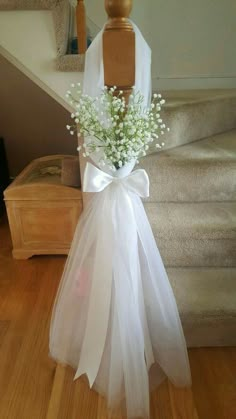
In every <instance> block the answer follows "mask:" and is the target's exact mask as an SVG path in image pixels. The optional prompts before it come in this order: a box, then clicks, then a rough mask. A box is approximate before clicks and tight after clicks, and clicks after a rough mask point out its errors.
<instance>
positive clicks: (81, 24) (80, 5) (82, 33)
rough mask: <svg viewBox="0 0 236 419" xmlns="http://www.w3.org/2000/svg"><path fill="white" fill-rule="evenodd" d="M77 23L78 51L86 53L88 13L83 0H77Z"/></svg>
mask: <svg viewBox="0 0 236 419" xmlns="http://www.w3.org/2000/svg"><path fill="white" fill-rule="evenodd" d="M76 25H77V38H78V53H79V54H85V52H86V50H87V39H86V13H85V6H84V1H83V0H77V6H76Z"/></svg>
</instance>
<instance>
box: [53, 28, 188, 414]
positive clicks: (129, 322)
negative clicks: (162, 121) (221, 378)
mask: <svg viewBox="0 0 236 419" xmlns="http://www.w3.org/2000/svg"><path fill="white" fill-rule="evenodd" d="M134 30H135V37H136V82H135V86H136V89H137V90H139V91H141V92H142V93H143V94H144V97H145V101H146V105H148V103H149V101H150V87H151V81H150V80H151V77H150V65H151V52H150V49H149V47H148V46H147V44H146V43H145V41H144V39H143V38H142V35H141V33H140V32H139V30H138V28H137V27H136V26H134ZM103 84H104V76H103V62H102V31H101V32H100V33H99V34H98V36H97V38H95V40H94V41H93V43H92V45H91V46H90V48H89V50H88V52H87V58H86V66H85V84H84V91H85V92H86V93H87V94H89V95H91V96H96V95H97V94H99V91H100V89H101V87H103ZM93 161H94V163H97V161H96V157H94V158H93ZM133 168H134V162H131V163H130V164H127V165H126V166H124V167H123V168H121V169H119V170H118V171H117V172H116V173H115V174H114V173H113V174H112V175H111V173H109V170H108V169H106V170H105V171H106V173H104V172H102V171H100V170H99V169H98V168H96V167H94V166H93V165H90V164H89V165H88V166H87V168H86V171H85V176H84V189H85V190H86V191H88V192H93V198H92V199H91V200H90V201H89V202H88V204H87V206H86V208H85V210H84V212H83V214H82V216H81V218H80V220H79V223H78V225H77V228H76V231H75V234H74V239H73V242H72V245H71V249H70V253H69V256H68V259H67V262H66V265H65V268H64V272H63V276H62V279H61V282H60V285H59V288H58V291H57V295H56V299H55V302H54V307H53V312H52V318H51V325H50V356H51V357H52V358H54V359H55V360H57V361H58V362H62V363H64V364H69V365H71V366H72V367H73V368H75V371H76V372H75V376H74V379H76V378H78V377H79V376H81V375H82V374H86V375H87V377H88V380H89V384H90V387H93V388H94V389H96V390H97V391H99V392H100V393H101V394H103V395H104V396H106V398H107V400H108V406H109V407H110V408H111V409H115V408H116V407H118V406H119V405H120V404H121V403H122V401H125V406H126V411H127V417H128V418H129V419H131V418H132V419H133V418H137V417H142V418H149V391H150V386H149V383H150V379H151V381H152V384H154V385H155V384H159V383H160V382H161V381H162V380H163V379H164V378H166V377H168V378H169V379H170V380H171V381H172V382H173V383H174V384H175V385H176V386H190V385H191V374H190V368H189V360H188V354H187V349H186V342H185V338H184V334H183V330H182V325H181V322H180V318H179V313H178V309H177V305H176V301H175V298H174V294H173V291H172V288H171V286H170V283H169V280H168V277H167V274H166V270H165V268H164V265H163V262H162V259H161V256H160V254H159V251H158V248H157V246H156V242H155V239H154V237H153V233H152V230H151V227H150V224H149V221H148V219H147V216H146V213H145V210H144V207H143V204H142V201H141V197H145V196H147V195H148V186H149V185H148V177H147V174H146V172H144V171H139V170H137V171H135V170H134V171H133ZM108 173H109V174H108ZM157 216H158V214H157Z"/></svg>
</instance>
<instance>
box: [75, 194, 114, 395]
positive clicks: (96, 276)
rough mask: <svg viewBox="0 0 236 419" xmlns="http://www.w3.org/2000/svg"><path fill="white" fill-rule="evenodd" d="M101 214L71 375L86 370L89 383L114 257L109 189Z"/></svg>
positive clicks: (100, 345)
mask: <svg viewBox="0 0 236 419" xmlns="http://www.w3.org/2000/svg"><path fill="white" fill-rule="evenodd" d="M97 205H100V208H97V212H98V214H100V218H101V219H100V220H99V222H100V228H99V233H98V237H97V242H96V251H95V259H94V261H93V275H92V278H91V283H92V286H91V293H90V299H89V308H88V317H87V324H86V329H85V335H84V339H83V345H82V349H81V353H80V360H79V366H78V369H77V371H76V374H75V376H74V380H76V379H77V378H78V377H80V375H82V374H87V376H88V380H89V384H90V387H92V385H93V383H94V381H95V379H96V377H97V374H98V370H99V367H100V364H101V358H102V354H103V350H104V346H105V341H106V336H107V329H108V322H109V312H110V304H111V289H112V259H113V255H112V253H113V245H112V242H113V231H112V223H111V222H109V217H110V214H109V212H110V211H109V208H110V200H109V193H108V190H106V191H105V193H104V197H103V200H101V201H97Z"/></svg>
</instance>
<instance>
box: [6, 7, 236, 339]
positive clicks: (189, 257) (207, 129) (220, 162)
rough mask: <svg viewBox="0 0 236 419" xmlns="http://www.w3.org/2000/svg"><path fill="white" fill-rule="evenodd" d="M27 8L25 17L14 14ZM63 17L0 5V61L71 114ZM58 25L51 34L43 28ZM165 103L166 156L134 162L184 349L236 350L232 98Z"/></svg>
mask: <svg viewBox="0 0 236 419" xmlns="http://www.w3.org/2000/svg"><path fill="white" fill-rule="evenodd" d="M25 8H28V9H30V11H27V13H25V12H24V14H23V12H22V10H21V11H19V12H16V10H15V9H17V10H20V9H25ZM36 9H37V11H36ZM39 9H40V10H39ZM41 9H43V10H41ZM3 10H4V11H3ZM6 10H13V11H12V12H9V11H8V12H7V11H6ZM18 13H19V14H18ZM65 17H66V18H67V17H68V2H67V0H60V1H59V2H58V1H56V0H55V1H54V0H42V1H41V0H35V1H33V0H32V1H31V2H29V1H28V0H25V1H24V0H19V1H17V0H8V1H6V0H0V37H1V45H0V53H1V54H3V55H4V56H5V57H6V58H7V59H8V60H9V61H10V62H12V64H13V65H15V66H16V67H17V68H19V69H20V70H21V71H22V72H23V73H25V74H26V75H27V76H28V77H29V78H30V79H31V80H33V81H34V82H35V83H36V84H38V85H39V86H40V87H41V88H42V89H43V90H44V91H45V92H46V93H47V94H50V95H51V96H52V97H53V98H54V99H55V100H56V101H57V102H59V103H60V104H61V105H62V106H63V107H65V108H66V109H68V110H69V105H68V104H67V103H66V101H65V99H64V93H65V91H66V89H67V88H68V86H69V83H70V82H74V81H82V73H80V74H79V73H78V70H79V69H80V70H82V68H83V59H82V58H81V57H78V56H77V57H71V56H69V57H66V56H65V48H66V46H65V42H64V40H65V33H66V20H65ZM55 22H57V23H56V34H55V32H54V31H53V29H51V30H49V28H50V27H51V28H53V24H54V23H55ZM58 22H59V26H58ZM60 25H62V26H60ZM13 27H14V28H15V30H14V31H13V32H12V33H11V36H9V28H13ZM25 27H28V28H29V31H30V38H29V37H28V38H27V39H26V38H25V33H24V32H23V31H22V30H21V29H22V28H25ZM58 28H60V30H58ZM39 34H40V45H41V48H38V39H39ZM19 45H23V46H24V48H19ZM32 57H33V58H32ZM58 70H60V72H59V71H58ZM65 71H67V72H65ZM75 71H76V73H75ZM163 96H164V97H165V98H166V101H167V103H166V106H165V108H164V116H163V119H165V121H166V123H167V125H168V126H169V127H170V128H171V131H170V133H169V134H168V138H167V137H166V147H165V149H164V150H162V151H161V152H158V153H157V152H156V150H155V149H152V148H151V149H150V154H149V155H148V156H147V157H146V158H144V159H142V161H141V162H140V167H142V168H144V169H145V170H146V171H147V172H148V174H149V177H150V187H151V189H150V198H149V199H147V200H146V202H145V208H146V211H147V214H148V217H149V220H150V222H151V225H152V229H153V232H154V235H155V237H156V240H157V244H158V247H159V250H160V253H161V256H162V258H163V261H164V264H165V266H166V268H167V272H168V275H169V278H170V281H171V284H172V286H173V290H174V293H175V296H176V299H177V303H178V307H179V310H180V315H181V318H182V321H183V326H184V330H185V334H186V338H187V343H188V346H214V345H215V346H217V345H235V344H236V297H235V296H236V187H235V186H236V185H235V169H236V90H233V89H231V90H222V89H218V90H213V89H211V90H203V91H201V90H194V91H193V90H188V91H175V92H174V91H164V92H163ZM55 147H56V145H55ZM55 152H56V148H55Z"/></svg>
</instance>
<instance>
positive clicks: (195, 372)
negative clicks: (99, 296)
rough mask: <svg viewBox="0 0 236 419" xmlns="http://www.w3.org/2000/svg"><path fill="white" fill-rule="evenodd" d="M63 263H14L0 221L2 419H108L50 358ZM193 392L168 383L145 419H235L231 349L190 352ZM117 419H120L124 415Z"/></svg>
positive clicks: (235, 370)
mask: <svg viewBox="0 0 236 419" xmlns="http://www.w3.org/2000/svg"><path fill="white" fill-rule="evenodd" d="M65 260H66V258H65V257H57V256H49V257H47V256H45V257H34V258H32V259H30V260H27V261H19V260H18V261H16V260H14V259H12V255H11V241H10V235H9V230H8V227H7V225H6V223H3V222H0V419H109V417H108V410H107V405H106V400H105V399H104V398H103V397H101V396H100V395H98V394H97V393H96V392H95V391H93V390H90V389H89V386H88V383H87V381H86V379H85V377H81V378H79V379H78V380H76V381H73V377H74V373H75V371H74V370H73V369H72V368H71V367H68V366H67V367H66V366H61V365H60V364H57V363H56V362H55V361H54V360H53V359H52V358H50V357H49V349H48V343H49V326H50V319H51V311H52V306H53V302H54V299H55V295H56V291H57V287H58V284H59V281H60V277H61V273H62V270H63V266H64V263H65ZM189 358H190V365H191V371H192V379H193V386H192V389H191V390H190V389H189V390H186V389H185V390H184V389H177V388H175V387H174V386H173V385H172V384H171V383H170V382H168V381H167V380H166V381H164V382H162V384H161V385H160V386H159V387H158V388H157V389H156V390H155V391H154V392H153V393H152V394H151V418H150V419H236V348H195V349H190V350H189ZM117 419H124V416H122V414H121V412H120V413H119V415H117Z"/></svg>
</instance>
